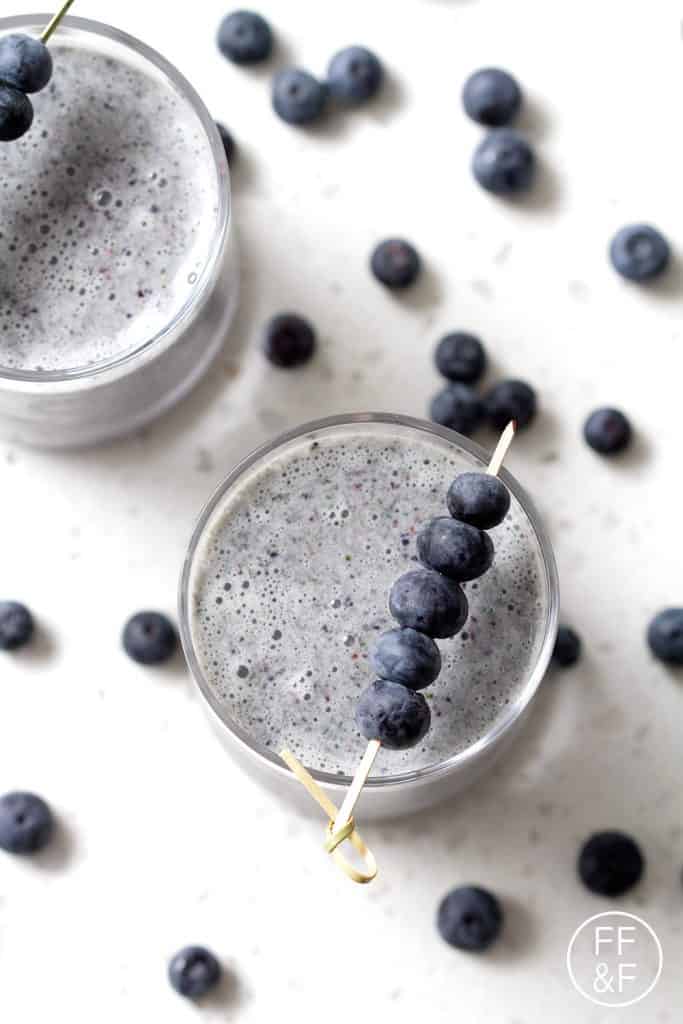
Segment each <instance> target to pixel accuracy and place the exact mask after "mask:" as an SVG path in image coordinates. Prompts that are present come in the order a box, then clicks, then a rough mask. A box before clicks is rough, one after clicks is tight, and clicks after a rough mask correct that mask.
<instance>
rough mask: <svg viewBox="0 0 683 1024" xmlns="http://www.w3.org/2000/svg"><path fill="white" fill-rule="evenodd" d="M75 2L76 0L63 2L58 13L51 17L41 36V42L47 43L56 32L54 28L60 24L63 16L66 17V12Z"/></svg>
mask: <svg viewBox="0 0 683 1024" xmlns="http://www.w3.org/2000/svg"><path fill="white" fill-rule="evenodd" d="M73 3H74V0H65V2H64V3H63V4H62V6H61V7H60V8H59V10H58V11H57V13H56V14H55V15H54V17H52V18H51V19H50V21H49V22H48V24H47V25H46V26H45V28H44V29H43V32H42V35H41V37H40V41H41V43H47V41H48V39H49V38H50V36H51V35H52V33H53V32H54V30H55V29H56V28H57V26H58V25H59V23H60V21H61V20H62V18H63V17H64V15H65V14H66V12H67V11H68V10H69V8H70V7H71V5H72V4H73Z"/></svg>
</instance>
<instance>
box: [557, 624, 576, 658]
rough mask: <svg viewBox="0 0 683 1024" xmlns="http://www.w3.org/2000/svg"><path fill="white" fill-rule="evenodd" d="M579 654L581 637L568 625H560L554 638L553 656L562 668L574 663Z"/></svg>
mask: <svg viewBox="0 0 683 1024" xmlns="http://www.w3.org/2000/svg"><path fill="white" fill-rule="evenodd" d="M580 656H581V638H580V637H579V635H578V633H575V632H574V630H573V629H571V627H570V626H560V628H559V629H558V631H557V639H556V640H555V649H554V650H553V658H554V659H555V661H556V662H557V664H558V665H561V666H562V668H569V667H570V666H571V665H575V664H576V662H577V661H578V660H579V658H580Z"/></svg>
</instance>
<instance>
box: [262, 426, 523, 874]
mask: <svg viewBox="0 0 683 1024" xmlns="http://www.w3.org/2000/svg"><path fill="white" fill-rule="evenodd" d="M516 429H517V425H516V423H515V422H514V421H513V420H511V421H510V423H508V425H507V427H506V428H505V430H504V431H503V433H502V434H501V435H500V438H499V439H498V444H497V445H496V447H495V449H494V451H493V455H492V456H491V460H490V462H489V464H488V466H487V468H486V472H487V473H488V474H490V475H491V476H498V473H499V472H500V469H501V466H502V465H503V460H504V459H505V456H506V455H507V453H508V449H509V448H510V445H511V444H512V442H513V440H514V436H515V433H516ZM381 746H382V744H381V743H380V741H379V740H370V741H369V742H368V745H367V747H366V749H365V753H364V754H363V758H362V760H361V762H360V764H359V765H358V769H357V771H356V774H355V775H354V777H353V779H352V781H351V785H350V786H349V788H348V790H347V792H346V796H345V797H344V802H343V803H342V805H341V807H340V808H339V810H338V811H337V810H336V808H335V807H334V804H333V803H332V801H331V800H330V799H329V798H328V797H327V795H326V794H325V793H324V792H323V790H322V789H321V788H320V787H319V786H318V784H317V783H316V781H315V779H314V778H313V777H312V776H311V775H310V774H309V773H308V772H307V771H306V769H305V768H304V766H303V765H302V764H301V762H300V761H298V760H297V758H296V757H294V755H293V754H292V753H291V752H290V751H289V750H283V751H282V753H281V754H280V757H281V758H282V759H283V761H285V763H286V764H287V765H288V766H289V768H291V770H292V771H293V772H294V774H295V775H296V776H297V778H298V779H299V781H300V782H301V783H302V784H303V785H304V786H305V787H306V789H307V790H308V791H309V793H310V794H311V796H312V797H313V799H314V800H316V801H317V802H318V803H319V804H320V806H321V807H322V808H323V810H324V811H325V813H326V814H328V815H329V817H330V825H329V827H328V831H329V833H330V837H329V839H328V841H327V843H326V844H325V848H326V849H327V850H328V852H329V853H331V854H332V856H333V857H334V858H335V860H336V862H337V863H338V864H339V866H340V867H341V868H342V869H343V870H344V871H346V873H347V875H348V876H349V878H352V879H353V880H354V881H356V882H358V881H362V882H369V881H372V878H374V877H375V875H376V873H377V865H376V862H375V858H374V857H373V856H372V853H371V852H370V850H368V849H367V847H366V846H365V844H364V843H363V841H362V840H360V837H359V836H358V833H357V831H356V828H355V825H354V821H353V812H354V810H355V807H356V804H357V803H358V800H359V799H360V795H361V793H362V792H363V787H364V786H365V784H366V782H367V781H368V778H369V775H370V772H371V771H372V766H373V765H374V763H375V758H376V757H377V755H378V754H379V751H380V748H381ZM331 812H335V813H331ZM356 837H357V838H358V839H359V840H360V845H359V843H358V842H357V841H356ZM346 839H349V840H350V841H351V842H352V843H353V845H354V846H355V847H356V849H357V850H358V851H359V852H360V853H361V855H363V853H362V849H361V847H362V848H363V849H364V850H365V852H367V854H369V856H370V858H372V865H373V866H374V870H373V871H372V873H369V872H368V873H367V874H362V875H361V877H355V876H356V875H359V874H361V873H359V872H357V871H356V869H355V868H353V867H352V866H351V865H350V864H349V863H348V861H346V860H345V858H343V857H341V851H340V850H339V846H340V845H341V844H342V843H343V842H344V841H345V840H346ZM366 863H368V861H367V860H366Z"/></svg>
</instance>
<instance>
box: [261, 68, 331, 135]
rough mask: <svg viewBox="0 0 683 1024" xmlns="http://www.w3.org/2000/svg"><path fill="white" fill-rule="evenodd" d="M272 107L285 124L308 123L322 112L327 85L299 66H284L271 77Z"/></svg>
mask: <svg viewBox="0 0 683 1024" xmlns="http://www.w3.org/2000/svg"><path fill="white" fill-rule="evenodd" d="M272 99H273V109H274V110H275V113H276V114H278V116H279V117H281V118H282V120H283V121H286V122H287V124H310V123H311V121H315V120H316V119H317V118H319V117H320V115H321V114H322V112H323V110H324V108H325V103H326V101H327V86H326V85H323V83H322V82H319V81H318V79H317V78H314V77H313V75H311V74H309V73H308V71H303V70H302V69H301V68H285V70H284V71H279V72H278V73H277V75H276V76H275V78H274V79H273V94H272Z"/></svg>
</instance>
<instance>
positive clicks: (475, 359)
mask: <svg viewBox="0 0 683 1024" xmlns="http://www.w3.org/2000/svg"><path fill="white" fill-rule="evenodd" d="M434 362H435V363H436V368H437V370H438V371H439V373H441V374H443V376H444V377H447V378H448V380H455V381H460V382H461V383H463V384H476V383H477V381H478V380H479V379H480V377H481V376H482V374H483V373H484V370H485V369H486V353H485V352H484V346H483V345H482V343H481V342H480V341H479V338H475V336H474V335H473V334H466V333H465V331H454V332H453V333H452V334H447V335H446V336H445V337H444V338H442V339H441V341H440V342H439V344H438V345H437V346H436V351H435V353H434Z"/></svg>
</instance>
